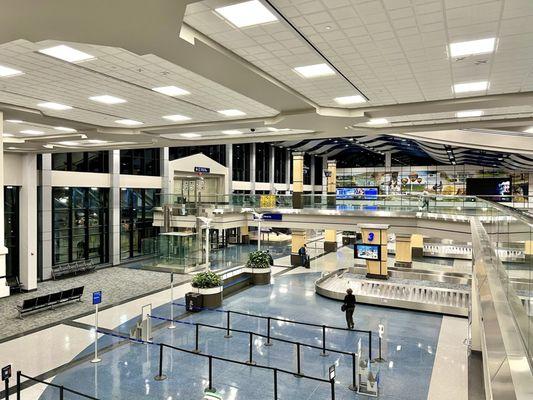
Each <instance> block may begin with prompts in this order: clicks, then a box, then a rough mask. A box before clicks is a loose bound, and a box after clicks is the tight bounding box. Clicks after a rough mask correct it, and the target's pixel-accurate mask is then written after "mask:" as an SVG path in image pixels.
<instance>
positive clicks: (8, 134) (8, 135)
mask: <svg viewBox="0 0 533 400" xmlns="http://www.w3.org/2000/svg"><path fill="white" fill-rule="evenodd" d="M2 136H3V137H13V134H12V133H7V132H4V133H2Z"/></svg>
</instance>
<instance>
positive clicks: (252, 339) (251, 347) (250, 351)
mask: <svg viewBox="0 0 533 400" xmlns="http://www.w3.org/2000/svg"><path fill="white" fill-rule="evenodd" d="M253 342H254V334H253V332H250V341H249V355H248V361H246V364H248V365H255V362H254V360H253V351H254V349H253V345H254V343H253Z"/></svg>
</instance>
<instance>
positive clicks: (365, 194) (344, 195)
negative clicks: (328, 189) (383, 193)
mask: <svg viewBox="0 0 533 400" xmlns="http://www.w3.org/2000/svg"><path fill="white" fill-rule="evenodd" d="M378 194H379V189H378V188H377V187H375V186H372V187H365V186H356V187H352V188H338V189H337V199H338V200H350V199H356V200H377V198H378Z"/></svg>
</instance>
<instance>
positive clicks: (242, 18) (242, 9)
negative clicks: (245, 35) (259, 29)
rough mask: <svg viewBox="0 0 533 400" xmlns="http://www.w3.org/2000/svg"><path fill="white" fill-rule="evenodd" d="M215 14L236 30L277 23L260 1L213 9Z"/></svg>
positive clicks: (253, 0)
mask: <svg viewBox="0 0 533 400" xmlns="http://www.w3.org/2000/svg"><path fill="white" fill-rule="evenodd" d="M215 12H216V13H217V14H219V15H220V16H222V17H223V18H225V19H226V20H228V21H229V22H231V23H232V24H233V25H235V26H236V27H237V28H245V27H248V26H254V25H259V24H267V23H269V22H274V21H277V20H278V19H277V17H276V16H275V15H274V14H273V13H272V12H271V11H270V10H269V9H268V8H266V7H265V6H264V5H263V4H262V3H261V2H260V1H258V0H252V1H245V2H243V3H237V4H232V5H229V6H225V7H219V8H215Z"/></svg>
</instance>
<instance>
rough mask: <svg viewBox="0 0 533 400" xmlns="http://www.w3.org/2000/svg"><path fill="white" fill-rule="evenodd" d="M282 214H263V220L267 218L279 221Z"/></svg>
mask: <svg viewBox="0 0 533 400" xmlns="http://www.w3.org/2000/svg"><path fill="white" fill-rule="evenodd" d="M282 218H283V214H263V220H265V219H269V220H272V221H281V220H282Z"/></svg>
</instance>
